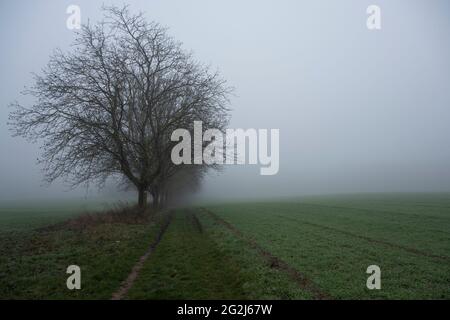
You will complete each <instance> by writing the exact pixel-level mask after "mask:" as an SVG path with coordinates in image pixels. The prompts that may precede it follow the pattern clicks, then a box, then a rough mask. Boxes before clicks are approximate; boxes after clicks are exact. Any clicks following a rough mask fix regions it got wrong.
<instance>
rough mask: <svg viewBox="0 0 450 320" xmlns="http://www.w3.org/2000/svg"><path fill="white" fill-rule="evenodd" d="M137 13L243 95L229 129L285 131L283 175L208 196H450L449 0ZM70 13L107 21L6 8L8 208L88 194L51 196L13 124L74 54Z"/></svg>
mask: <svg viewBox="0 0 450 320" xmlns="http://www.w3.org/2000/svg"><path fill="white" fill-rule="evenodd" d="M111 2H114V1H111ZM114 3H116V4H122V3H123V1H116V2H114ZM126 3H129V4H130V5H131V9H132V10H135V11H139V10H142V11H145V12H146V15H147V17H148V18H149V19H152V20H156V21H158V22H160V23H161V24H163V25H165V26H168V27H169V28H170V33H171V34H172V35H173V36H174V37H175V38H176V39H178V40H180V41H182V42H183V43H184V47H185V48H186V49H188V50H192V51H193V52H194V54H195V56H196V57H197V58H198V60H200V61H203V62H205V63H209V64H211V66H212V67H213V68H218V69H219V70H220V71H221V72H222V74H223V75H224V77H225V78H226V79H227V80H228V81H229V84H230V85H232V86H234V87H235V88H236V96H235V97H234V98H233V100H232V108H233V112H232V122H231V127H233V128H268V129H270V128H279V129H280V172H279V174H278V175H276V176H259V167H258V166H250V167H240V166H233V167H230V166H228V167H226V169H225V171H224V172H223V173H221V174H220V175H217V174H212V175H211V176H210V177H209V178H208V179H207V181H206V182H205V185H204V188H203V191H202V196H204V197H216V196H227V197H241V196H269V195H299V194H305V193H322V192H366V191H450V125H449V124H450V60H449V57H450V37H449V36H450V19H449V18H450V4H449V3H448V1H445V0H442V1H437V0H436V1H429V0H420V1H419V0H397V1H381V0H371V1H365V0H353V1H333V0H328V1H320V0H309V1H294V0H293V1H287V0H281V1H275V0H271V1H261V0H254V1H237V0H227V1H224V0H221V1H209V0H191V1H186V0H178V1H173V0H158V1H154V0H152V1H131V0H130V1H126ZM70 4H76V5H79V6H80V8H81V14H82V21H83V22H86V21H87V19H88V18H89V19H91V20H93V21H95V20H97V19H98V18H99V17H100V7H101V2H96V1H31V0H30V1H2V2H1V4H0V41H1V43H2V49H1V51H0V70H1V72H0V84H1V86H0V102H1V103H0V150H1V155H0V200H2V199H14V198H16V197H18V196H19V195H20V196H21V197H23V196H26V197H29V198H38V197H56V196H58V197H59V196H61V195H63V196H68V195H69V196H72V195H80V194H84V191H83V190H76V191H71V193H67V192H63V191H62V190H66V189H67V188H64V187H63V185H62V184H61V183H59V184H55V185H53V186H52V187H50V188H46V187H41V181H42V174H41V172H40V170H39V167H37V165H36V158H37V156H38V154H39V150H38V146H36V145H32V144H30V143H28V142H26V141H24V140H23V139H20V138H12V137H11V136H10V133H9V132H8V129H7V126H6V121H7V116H8V113H9V111H10V110H8V108H7V105H8V103H10V102H12V101H14V100H18V101H20V102H24V103H26V102H27V100H26V99H24V98H23V97H21V96H20V94H19V92H20V90H21V89H22V88H23V86H24V85H27V84H28V85H29V84H31V74H30V73H31V72H33V71H34V72H39V70H40V69H41V68H42V67H43V66H44V65H45V64H46V62H47V59H48V56H49V54H50V53H51V52H52V50H53V49H54V48H56V47H60V48H62V49H64V50H69V44H70V43H71V41H72V40H73V36H74V35H73V32H72V31H71V30H68V29H67V28H66V19H67V17H68V15H67V14H66V8H67V6H68V5H70ZM370 4H377V5H379V6H380V7H381V15H382V30H379V31H369V30H368V29H367V28H366V18H367V14H366V8H367V6H368V5H370ZM28 102H30V101H28ZM106 192H109V190H107V191H106Z"/></svg>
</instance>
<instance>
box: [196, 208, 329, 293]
mask: <svg viewBox="0 0 450 320" xmlns="http://www.w3.org/2000/svg"><path fill="white" fill-rule="evenodd" d="M203 211H204V212H206V213H207V214H208V215H209V216H210V217H212V218H213V219H214V220H215V221H217V222H218V223H220V224H221V225H223V226H224V227H226V228H227V229H228V230H230V231H231V232H232V233H233V234H234V235H235V236H237V237H238V238H240V239H241V240H243V241H244V242H245V243H247V244H248V245H249V246H250V247H251V248H252V249H254V250H256V251H257V252H258V254H259V255H260V256H261V257H263V258H264V260H265V261H266V263H267V265H268V266H269V267H270V268H273V269H277V270H279V271H281V272H283V273H285V274H287V275H288V276H289V277H290V278H291V279H292V280H294V281H295V282H296V283H297V285H298V286H299V287H300V288H301V289H303V290H306V291H307V292H309V293H311V294H312V296H313V298H314V299H317V300H331V299H333V298H332V297H331V296H330V295H329V294H328V293H326V292H324V291H323V290H322V289H320V288H319V287H318V286H317V285H316V284H315V283H314V282H313V281H312V280H310V279H309V278H307V277H306V276H305V275H304V274H303V273H301V272H300V271H298V270H297V269H295V268H293V267H292V266H290V265H289V264H288V263H287V262H285V261H283V260H281V259H280V258H278V257H276V256H274V255H273V254H272V253H270V252H269V251H267V250H266V249H264V248H263V247H261V246H260V245H259V244H258V243H257V242H256V241H254V240H252V239H249V238H248V237H247V236H245V235H244V234H243V233H242V232H241V231H239V230H238V229H237V228H236V227H235V226H233V225H232V224H230V223H229V222H227V221H225V220H223V219H222V218H220V217H219V216H217V215H216V214H215V213H213V212H211V211H209V210H208V209H206V208H203Z"/></svg>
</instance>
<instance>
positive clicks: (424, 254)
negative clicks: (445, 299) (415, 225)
mask: <svg viewBox="0 0 450 320" xmlns="http://www.w3.org/2000/svg"><path fill="white" fill-rule="evenodd" d="M278 217H280V218H283V219H286V220H290V221H294V222H297V223H302V224H306V225H309V226H312V227H316V228H320V229H324V230H329V231H332V232H337V233H340V234H343V235H346V236H348V237H353V238H357V239H361V240H365V241H367V242H370V243H376V244H381V245H384V246H387V247H390V248H395V249H401V250H403V251H406V252H409V253H412V254H415V255H418V256H422V257H427V258H434V259H440V260H444V261H447V262H448V261H450V257H448V256H442V255H436V254H432V253H428V252H425V251H421V250H419V249H415V248H411V247H407V246H402V245H400V244H395V243H392V242H388V241H384V240H378V239H374V238H370V237H366V236H362V235H359V234H356V233H353V232H349V231H345V230H340V229H337V228H334V227H329V226H324V225H321V224H317V223H313V222H307V221H304V220H300V219H296V218H291V217H286V216H282V215H278Z"/></svg>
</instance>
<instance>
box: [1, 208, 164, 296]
mask: <svg viewBox="0 0 450 320" xmlns="http://www.w3.org/2000/svg"><path fill="white" fill-rule="evenodd" d="M41 212H42V211H41V210H38V215H40V213H41ZM29 214H30V213H29V212H28V211H26V212H24V215H25V216H27V215H29ZM78 214H80V212H78ZM74 215H76V214H75V212H74V211H71V210H69V212H64V211H60V213H59V214H58V215H56V216H54V217H52V219H50V220H47V221H52V222H54V221H62V220H63V219H62V217H65V218H66V219H67V217H68V216H71V217H74ZM21 219H24V218H23V217H20V218H19V219H18V220H21ZM86 220H89V223H90V224H86ZM36 226H38V228H34V229H32V228H31V226H29V224H28V223H27V224H26V226H21V224H20V223H18V222H15V223H12V224H11V229H10V230H7V231H5V229H6V228H7V227H6V226H5V225H3V231H2V232H1V233H0V241H1V243H2V245H1V247H0V298H2V299H5V298H7V299H109V298H110V297H111V295H112V292H113V291H115V290H116V289H117V288H118V287H119V286H120V283H121V282H122V281H123V280H124V278H125V277H126V276H127V275H128V273H129V272H130V269H131V268H132V266H133V265H134V263H135V262H136V261H137V259H138V258H139V257H140V255H141V254H142V252H143V251H145V250H146V248H147V246H148V244H149V243H150V242H151V241H152V240H153V237H154V235H155V234H156V232H157V230H158V227H159V223H158V219H157V218H156V219H155V220H152V221H147V222H145V221H144V220H143V221H139V222H138V221H136V220H135V219H132V221H126V220H118V221H111V220H108V219H95V220H94V221H92V219H91V218H85V217H84V216H83V218H72V219H71V220H68V222H67V223H63V224H61V223H59V224H56V225H52V226H51V227H49V228H42V222H41V221H39V223H37V224H36ZM72 264H75V265H78V266H80V268H81V283H82V289H81V290H73V291H71V290H68V289H67V287H66V279H67V277H68V276H69V275H68V274H66V268H67V267H68V266H69V265H72Z"/></svg>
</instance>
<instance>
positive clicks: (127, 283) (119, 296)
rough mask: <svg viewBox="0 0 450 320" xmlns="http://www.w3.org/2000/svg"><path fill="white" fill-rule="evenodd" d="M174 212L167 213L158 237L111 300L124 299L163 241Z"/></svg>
mask: <svg viewBox="0 0 450 320" xmlns="http://www.w3.org/2000/svg"><path fill="white" fill-rule="evenodd" d="M172 215H173V213H172V212H169V213H168V215H167V218H166V220H165V221H164V224H163V225H162V226H161V229H160V230H159V232H158V234H157V236H156V239H155V240H154V241H153V243H152V244H151V245H150V247H149V248H148V249H147V251H146V252H145V254H144V255H143V256H142V257H140V258H139V261H138V262H137V263H136V264H135V265H134V267H133V269H131V272H130V274H129V275H128V277H127V278H126V279H125V281H123V282H122V284H121V285H120V288H119V289H118V290H117V291H116V292H114V293H113V295H112V298H111V300H121V299H123V298H124V297H125V296H126V294H127V293H128V291H129V290H130V288H131V287H132V286H133V284H134V281H135V280H136V278H137V277H138V275H139V272H140V271H141V269H142V267H143V266H144V263H145V261H146V260H147V259H148V257H149V256H150V255H151V254H152V253H153V251H154V250H155V248H156V246H157V245H158V244H159V243H160V242H161V239H162V237H163V235H164V233H165V232H166V230H167V228H168V227H169V225H170V222H171V221H172Z"/></svg>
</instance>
